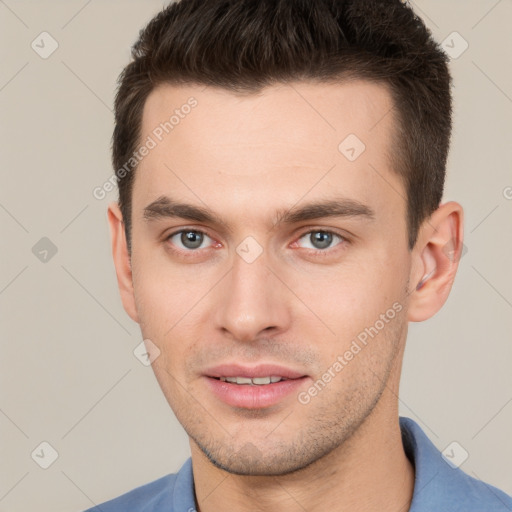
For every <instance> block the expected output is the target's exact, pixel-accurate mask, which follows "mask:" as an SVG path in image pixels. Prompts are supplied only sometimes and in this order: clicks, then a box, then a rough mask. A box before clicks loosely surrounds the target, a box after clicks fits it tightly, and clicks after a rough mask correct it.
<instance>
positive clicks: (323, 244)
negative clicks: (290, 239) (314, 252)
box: [310, 231, 332, 249]
mask: <svg viewBox="0 0 512 512" xmlns="http://www.w3.org/2000/svg"><path fill="white" fill-rule="evenodd" d="M310 239H311V242H312V244H313V245H314V246H315V247H317V248H318V249H325V248H327V247H329V245H331V241H332V235H331V233H326V232H325V231H315V233H312V234H311V235H310Z"/></svg>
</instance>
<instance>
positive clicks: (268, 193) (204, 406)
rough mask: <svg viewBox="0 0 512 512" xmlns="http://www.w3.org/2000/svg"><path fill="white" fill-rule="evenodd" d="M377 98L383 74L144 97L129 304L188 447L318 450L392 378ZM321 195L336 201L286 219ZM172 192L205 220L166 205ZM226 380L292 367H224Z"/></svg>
mask: <svg viewBox="0 0 512 512" xmlns="http://www.w3.org/2000/svg"><path fill="white" fill-rule="evenodd" d="M191 96H193V97H194V98H195V100H197V105H196V106H195V107H193V108H190V109H189V108H185V109H181V110H180V112H181V116H180V120H179V122H178V123H176V124H175V125H174V127H173V128H172V129H171V130H169V133H167V134H166V133H165V131H164V132H163V135H162V129H161V128H160V130H158V127H159V126H160V124H161V123H163V122H165V121H166V120H169V118H170V116H171V115H173V113H174V111H175V109H180V108H181V107H182V105H184V104H186V103H187V100H188V98H190V97H191ZM391 108H392V103H391V98H390V96H389V94H388V92H387V90H386V89H385V88H384V86H381V85H376V84H370V83H367V82H363V81H356V82H352V83H345V84H341V85H340V84H338V85H327V84H312V83H304V82H301V83H295V84H293V86H287V85H279V86H272V87H269V88H267V89H265V90H264V91H263V92H262V93H261V94H258V95H247V96H237V95H234V94H232V93H230V92H227V91H225V90H221V89H213V88H204V87H198V86H194V87H191V86H188V87H172V86H169V85H166V86H161V87H159V88H158V89H156V90H155V91H153V92H152V94H151V95H150V96H149V98H148V100H147V102H146V105H145V109H144V115H143V122H142V134H141V142H144V141H146V140H148V139H147V137H148V136H149V137H151V138H152V139H153V140H155V141H156V142H157V145H156V147H154V148H153V149H151V150H150V151H149V154H148V155H147V156H145V158H144V159H143V160H142V162H141V163H140V164H139V168H138V169H137V171H136V176H135V182H134V188H133V209H132V260H131V262H132V271H133V287H134V294H135V303H136V308H137V316H138V320H139V322H140V325H141V329H142V333H143V336H144V338H145V339H149V340H151V343H152V344H154V345H156V346H157V347H158V349H159V350H160V355H159V357H158V358H157V359H156V360H155V361H154V363H153V368H154V371H155V374H156V377H157V379H158V381H159V383H160V386H161V387H162V390H163V392H164V394H165V396H166V398H167V400H168V402H169V404H170V406H171V407H172V409H173V410H174V412H175V414H176V416H177V418H178V420H179V421H180V422H181V424H182V425H183V427H184V428H185V430H186V431H187V433H188V435H189V436H190V438H191V440H192V441H191V442H192V447H193V448H194V447H196V448H197V447H198V448H200V449H201V450H202V452H203V453H204V454H205V455H206V456H207V457H208V458H209V459H210V460H211V461H212V462H214V463H215V464H216V465H218V466H220V467H223V468H224V469H226V470H228V471H232V472H235V473H241V474H253V475H257V474H283V473H287V472H290V471H293V470H296V469H299V468H302V467H305V466H306V465H308V464H310V463H312V462H314V461H315V460H318V459H319V458H320V457H322V456H323V455H326V454H327V453H329V452H330V451H331V450H333V449H334V448H335V447H337V446H340V445H341V444H342V443H343V441H344V440H346V439H348V438H349V437H350V435H351V434H352V433H353V432H354V431H355V430H356V429H357V427H358V426H359V425H360V424H361V423H362V422H363V420H365V419H366V418H367V417H368V416H369V415H370V413H371V412H372V411H374V408H375V406H376V404H377V403H378V402H379V399H381V397H383V396H384V395H383V391H384V390H385V388H386V386H387V385H389V384H390V383H391V382H392V381H393V379H395V377H394V376H395V375H396V374H397V368H399V365H400V359H401V349H402V346H403V343H404V341H405V337H406V331H407V320H406V309H407V285H408V278H409V273H410V268H411V261H410V253H409V251H408V248H407V229H406V202H405V196H406V194H405V191H404V187H403V185H402V183H401V181H400V180H399V178H398V177H397V176H396V175H395V174H394V173H393V172H392V170H391V168H390V161H391V158H390V157H391V155H392V151H393V144H392V133H393V123H394V122H395V121H394V119H393V111H391ZM184 112H189V113H188V114H186V115H185V114H184ZM174 121H176V119H175V120H174ZM155 130H156V132H155ZM155 133H156V134H159V137H156V136H155ZM347 137H348V139H347ZM158 138H161V140H160V141H159V140H158ZM345 139H346V141H345ZM342 141H345V142H343V143H342ZM340 143H342V144H341V147H340V148H339V146H340ZM362 143H363V144H364V145H365V146H366V147H365V148H364V151H362V150H363V145H362ZM361 151H362V152H361ZM164 197H165V198H168V199H165V200H164V199H162V198H164ZM328 201H345V203H346V204H345V206H347V205H348V206H350V208H349V209H348V210H347V209H345V210H343V209H341V210H339V211H338V215H335V216H334V215H326V213H325V211H323V212H320V211H319V210H318V209H317V211H316V214H315V215H313V214H311V212H312V209H309V213H310V215H309V216H305V215H302V216H295V217H292V216H291V214H292V213H296V212H297V211H298V210H300V209H301V208H303V207H305V206H306V205H311V204H313V203H326V202H328ZM169 203H173V204H174V203H187V204H189V205H192V206H195V207H197V208H201V209H203V210H208V212H209V213H210V214H211V215H212V217H213V218H214V219H216V220H205V219H199V218H196V219H191V218H181V217H176V216H171V215H169V214H170V213H171V210H172V209H171V208H170V207H169ZM331 206H332V205H331ZM343 211H344V212H345V214H343ZM181 212H183V210H181ZM302 213H303V214H304V211H303V212H302ZM306 213H307V212H306ZM182 214H183V213H182ZM180 230H181V231H180ZM365 329H366V330H365ZM364 333H366V339H365V335H364ZM362 340H365V343H363V341H362ZM354 341H355V343H356V344H355V345H354ZM356 347H359V350H358V349H357V348H356ZM347 351H348V352H351V353H352V357H351V356H350V354H347ZM338 356H340V357H338ZM336 361H338V363H339V364H338V365H336ZM265 365H274V367H273V368H270V367H268V366H265ZM340 365H341V368H340ZM326 373H327V374H329V375H330V377H331V378H330V379H329V376H327V377H326V376H325V375H326ZM390 375H391V377H390ZM237 376H238V377H251V376H252V377H261V378H263V380H261V381H257V382H261V383H264V382H267V380H268V379H265V377H280V376H281V377H282V376H285V377H286V376H288V380H285V381H281V382H271V383H270V384H252V385H251V384H244V383H243V382H245V381H243V380H241V381H240V382H241V383H230V382H225V381H224V380H223V379H221V377H222V378H223V377H231V378H232V377H237ZM272 380H276V379H272ZM319 380H320V381H322V382H321V383H318V382H317V381H319ZM253 382H254V381H253ZM315 383H317V384H316V386H315ZM392 384H393V388H396V386H397V382H395V381H393V383H392ZM312 389H313V390H312ZM315 389H316V391H315ZM375 410H377V409H375Z"/></svg>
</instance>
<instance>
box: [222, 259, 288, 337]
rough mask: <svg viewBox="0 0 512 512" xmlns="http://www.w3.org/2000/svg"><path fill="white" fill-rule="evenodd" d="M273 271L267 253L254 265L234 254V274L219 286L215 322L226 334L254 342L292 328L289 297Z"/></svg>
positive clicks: (230, 273)
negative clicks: (269, 265)
mask: <svg viewBox="0 0 512 512" xmlns="http://www.w3.org/2000/svg"><path fill="white" fill-rule="evenodd" d="M274 272H275V271H273V270H271V269H270V268H269V267H268V259H267V257H266V254H265V251H264V252H263V253H262V254H261V255H260V256H259V257H258V258H257V259H256V260H255V261H253V262H251V263H249V262H247V261H245V260H244V259H243V258H242V257H240V256H239V255H238V254H235V256H234V262H233V267H232V269H231V271H230V272H229V273H228V275H227V276H226V277H225V278H224V279H223V280H222V285H221V286H218V287H216V293H217V297H216V299H217V300H216V301H215V308H216V313H215V322H216V327H217V328H218V329H220V330H221V331H223V334H225V335H226V334H229V335H230V336H231V337H232V338H233V339H235V340H237V341H239V342H251V341H253V340H256V339H258V338H260V337H263V336H270V335H276V334H278V333H281V332H283V331H285V330H287V329H288V328H289V326H290V317H291V312H290V309H289V302H288V301H289V300H290V297H287V296H286V287H285V286H284V285H283V283H282V282H281V281H280V280H279V279H278V278H277V277H276V275H275V274H274ZM275 273H277V272H275ZM288 293H289V292H288Z"/></svg>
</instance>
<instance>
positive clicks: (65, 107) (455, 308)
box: [0, 0, 512, 512]
mask: <svg viewBox="0 0 512 512" xmlns="http://www.w3.org/2000/svg"><path fill="white" fill-rule="evenodd" d="M162 5H163V4H162V2H159V1H155V0H152V1H148V0H145V1H142V0H141V1H137V2H135V1H126V0H124V1H121V0H115V1H100V0H92V1H91V0H89V1H86V0H73V1H63V0H62V1H56V0H53V1H40V2H37V3H36V2H29V1H22V0H0V34H1V36H0V37H1V42H2V45H1V50H0V52H1V62H2V66H1V68H0V119H1V133H0V148H1V152H0V155H1V159H0V162H1V171H2V175H1V188H0V221H1V226H2V234H1V237H0V240H1V273H0V308H1V322H2V323H1V325H2V345H1V356H0V357H1V359H0V365H1V366H0V433H1V434H0V439H1V452H0V465H1V469H0V511H1V512H7V511H8V512H18V511H23V512H27V511H30V510H38V511H40V512H45V511H52V512H61V511H62V512H63V511H80V510H83V509H85V508H88V507H90V506H92V505H93V504H95V503H100V502H102V501H104V500H106V499H108V498H112V497H114V496H117V495H119V494H121V493H123V492H126V491H128V490H129V489H131V488H133V487H135V486H138V485H141V484H143V483H146V482H149V481H151V480H153V479H156V478H157V477H159V476H162V475H164V474H167V473H169V472H174V471H176V470H178V469H179V467H180V466H181V464H182V463H183V462H184V460H185V459H186V458H187V457H188V454H189V448H188V440H187V437H186V435H185V434H184V432H183V430H182V429H181V426H180V425H179V424H178V422H177V421H176V419H175V418H174V415H173V413H172V411H171V410H170V409H169V407H168V406H167V403H166V402H165V400H164V398H163V395H162V393H161V391H160V389H159V388H158V385H157V384H156V381H155V378H154V376H153V373H152V370H151V368H148V367H145V366H143V365H142V364H141V363H140V362H139V360H138V359H136V357H135V356H134V354H133V350H134V349H135V347H137V345H138V344H139V343H140V342H141V336H140V332H139V329H138V326H137V325H135V324H133V322H132V321H131V320H130V319H129V318H128V316H127V315H126V314H125V312H124V310H123V309H122V306H121V303H120V299H119V297H118V291H117V284H116V280H115V274H114V268H113V264H112V261H111V256H110V246H109V235H108V230H107V223H106V207H107V204H108V202H109V201H111V200H114V199H115V198H116V192H111V193H110V194H108V196H107V198H105V199H104V200H97V199H95V198H94V197H93V194H92V191H93V189H94V188H95V187H96V186H101V185H102V184H103V183H104V181H105V180H106V179H108V177H109V176H110V175H111V173H112V169H111V167H110V153H109V145H110V137H111V133H112V127H113V116H112V111H111V108H112V101H113V95H114V91H115V83H116V78H117V75H118V74H119V72H120V71H121V69H122V67H123V66H124V65H125V64H126V63H127V62H128V58H129V50H130V46H131V45H132V43H133V42H134V41H135V39H136V37H137V35H138V31H139V29H140V28H142V26H143V25H144V24H145V23H146V22H147V21H148V20H149V19H150V18H151V17H152V16H153V15H154V14H155V13H156V12H157V11H158V10H159V9H160V8H161V7H162ZM413 6H414V7H415V8H416V10H417V12H418V14H419V15H420V16H422V17H423V18H424V19H425V21H426V23H427V24H428V26H429V27H430V28H431V29H432V31H433V33H434V35H435V37H436V38H437V40H439V41H443V40H445V39H446V41H447V45H448V48H450V50H449V51H451V52H452V54H453V55H454V56H456V58H454V59H453V60H452V64H451V66H452V72H453V75H454V97H455V108H456V115H455V120H454V121H455V126H454V137H453V144H452V151H451V156H450V162H449V170H448V178H447V186H446V192H445V197H444V200H457V201H459V202H460V203H461V204H462V205H463V206H464V208H465V214H466V220H465V231H466V232H465V245H466V247H467V253H466V254H465V255H464V256H463V258H462V261H461V263H460V269H459V273H458V276H457V279H456V282H455V285H454V288H453V290H452V293H451V295H450V298H449V299H448V301H447V303H446V305H445V306H444V308H443V309H442V310H441V311H440V312H439V313H438V314H437V315H436V316H435V317H434V318H433V319H431V320H429V321H428V322H425V323H422V324H410V332H409V338H408V348H407V351H406V357H405V362H404V370H403V380H402V388H401V397H400V410H401V414H402V415H406V416H409V417H411V418H413V419H414V420H416V421H417V422H418V423H419V424H420V425H421V426H422V427H423V428H424V430H425V431H426V432H427V434H428V435H429V436H430V438H431V439H432V441H433V442H434V443H435V444H436V446H438V447H439V449H440V450H443V449H444V448H446V447H447V446H449V445H450V443H452V442H453V441H456V442H457V443H458V445H456V446H457V450H459V452H458V453H459V455H460V453H464V452H462V451H460V450H465V451H466V452H467V453H468V455H469V456H468V458H467V460H466V461H465V462H464V463H463V465H462V468H463V469H464V470H465V471H466V472H468V473H469V474H471V475H473V476H476V477H477V478H480V479H482V480H486V481H488V482H490V483H492V484H494V485H496V486H498V487H500V488H502V489H503V490H505V491H506V492H508V493H512V476H511V475H512V436H511V433H512V372H511V362H512V343H511V341H512V340H511V338H512V272H511V268H510V266H511V257H510V255H511V254H512V229H511V227H512V149H511V148H512V144H511V141H512V127H511V121H512V66H511V58H510V49H511V48H512V31H511V30H510V21H511V20H512V2H511V0H501V1H496V0H480V1H468V0H456V1H453V0H450V1H448V2H447V1H446V0H418V1H417V2H414V3H413ZM43 31H46V32H48V33H49V34H50V37H51V38H52V39H53V40H55V41H56V42H57V43H58V48H57V50H56V51H55V52H54V53H52V54H51V55H49V56H47V58H42V57H41V56H40V53H44V52H45V51H46V52H48V51H50V50H51V45H52V44H55V43H53V42H52V39H50V38H49V37H48V36H47V35H43V36H40V34H41V32H43ZM453 32H457V34H453ZM42 38H45V39H44V41H45V42H44V44H43V43H41V39H42ZM33 41H35V43H34V45H39V46H35V48H37V49H38V50H37V51H35V50H34V49H33V48H32V47H31V44H32V42H33ZM466 43H467V44H468V48H467V49H466V50H465V51H463V50H464V48H465V45H466ZM43 46H44V48H43ZM38 52H39V53H38ZM461 52H462V53H461ZM459 53H460V55H458V54H459ZM44 237H46V238H48V239H49V240H50V241H51V244H53V245H51V244H50V243H49V242H48V240H43V241H42V242H41V241H40V240H41V239H42V238H44ZM37 244H39V245H37ZM34 246H35V249H34ZM52 247H54V249H53V251H55V249H56V250H57V252H56V254H52ZM45 250H46V251H48V252H47V253H45V252H44V251H45ZM41 258H42V259H43V260H44V258H46V261H41ZM42 442H47V443H49V444H50V445H51V446H52V447H53V449H54V450H56V452H58V458H57V459H56V460H55V462H54V463H53V464H52V465H51V466H50V467H49V468H48V469H42V468H41V467H40V465H39V464H41V463H42V462H44V461H43V460H42V459H44V458H45V457H46V461H47V462H48V461H49V460H50V459H49V458H48V457H51V454H52V451H51V449H50V448H48V446H47V445H43V446H42V447H41V446H40V443H42ZM459 445H460V448H459ZM452 446H453V445H452ZM32 453H33V454H34V455H32V456H31V454H32ZM38 454H39V457H38ZM41 454H44V457H43V456H42V455H41Z"/></svg>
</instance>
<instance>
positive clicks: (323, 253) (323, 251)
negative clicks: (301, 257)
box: [165, 228, 350, 257]
mask: <svg viewBox="0 0 512 512" xmlns="http://www.w3.org/2000/svg"><path fill="white" fill-rule="evenodd" d="M187 232H193V233H200V234H202V235H206V236H207V237H208V238H211V239H212V240H214V238H213V237H212V236H210V235H209V234H208V233H207V232H206V231H203V230H200V229H192V228H189V229H187V228H185V229H183V228H182V229H179V230H177V231H173V232H172V233H170V234H169V235H167V236H166V237H165V242H169V241H170V239H171V238H172V237H173V236H175V235H179V234H180V233H187ZM311 233H326V234H330V235H333V236H335V237H338V238H340V239H341V241H340V242H339V243H338V244H336V245H334V246H333V247H328V248H327V249H309V248H306V250H307V251H308V252H309V253H311V252H313V254H314V255H315V256H320V257H322V256H328V255H331V254H332V252H333V251H335V250H336V248H341V247H340V246H343V247H344V246H345V245H347V244H349V243H350V240H349V239H348V238H347V237H345V236H344V235H341V234H339V233H337V232H336V231H331V230H328V229H310V230H308V231H304V232H303V233H301V234H300V235H299V237H298V238H297V240H300V239H301V238H304V236H306V235H310V234H311ZM293 243H296V242H293ZM170 245H171V249H172V251H174V252H176V253H178V254H193V253H199V252H200V251H201V249H176V248H175V247H173V244H170Z"/></svg>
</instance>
